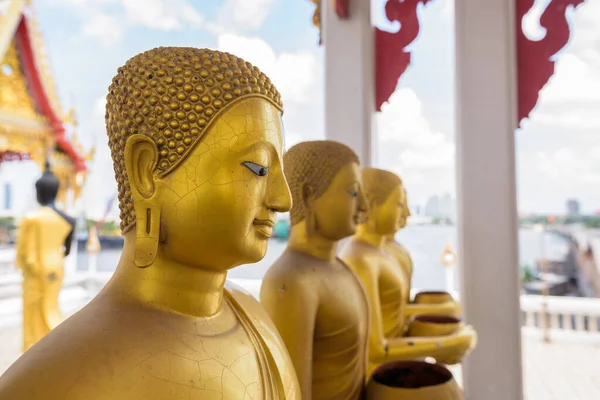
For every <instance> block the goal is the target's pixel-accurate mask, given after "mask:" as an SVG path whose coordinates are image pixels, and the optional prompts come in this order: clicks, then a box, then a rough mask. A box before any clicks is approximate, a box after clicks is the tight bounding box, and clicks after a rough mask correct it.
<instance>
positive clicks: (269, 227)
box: [253, 219, 275, 238]
mask: <svg viewBox="0 0 600 400" xmlns="http://www.w3.org/2000/svg"><path fill="white" fill-rule="evenodd" d="M253 224H254V226H255V227H256V231H257V232H258V233H259V234H261V235H262V236H264V237H266V238H270V237H271V236H273V226H274V225H275V221H272V220H270V219H255V220H254V222H253Z"/></svg>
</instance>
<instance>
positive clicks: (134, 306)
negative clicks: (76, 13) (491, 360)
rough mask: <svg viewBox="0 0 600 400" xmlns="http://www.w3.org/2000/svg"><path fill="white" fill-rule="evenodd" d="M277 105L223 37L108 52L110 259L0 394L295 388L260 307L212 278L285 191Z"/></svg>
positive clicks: (271, 392) (245, 258) (256, 253)
mask: <svg viewBox="0 0 600 400" xmlns="http://www.w3.org/2000/svg"><path fill="white" fill-rule="evenodd" d="M281 118H282V103H281V99H280V95H279V93H278V92H277V90H276V88H275V87H274V86H273V84H272V83H271V82H270V80H269V79H268V78H267V77H266V76H265V75H264V74H263V73H262V72H260V71H259V70H258V69H257V68H256V67H254V66H252V65H251V64H250V63H247V62H245V61H244V60H242V59H240V58H238V57H236V56H234V55H231V54H228V53H223V52H219V51H213V50H208V49H196V48H174V47H164V48H156V49H153V50H150V51H147V52H144V53H142V54H139V55H137V56H134V57H133V58H131V59H130V60H129V61H127V63H126V64H125V65H124V66H123V67H121V68H119V70H118V74H117V75H116V76H115V77H114V79H113V81H112V84H111V85H110V88H109V94H108V96H107V106H106V126H107V133H108V138H109V147H110V150H111V155H112V158H113V165H114V168H115V176H116V178H117V181H118V187H119V205H120V208H121V228H122V231H123V235H124V240H125V244H124V248H123V252H122V255H121V259H120V261H119V264H118V266H117V268H116V271H115V273H114V275H113V277H112V279H111V280H110V281H109V282H108V283H107V285H106V286H105V287H104V288H103V290H102V291H101V292H100V293H99V294H98V295H97V296H96V297H95V298H94V299H93V300H92V301H91V302H90V303H89V304H88V305H86V306H85V307H84V308H83V309H82V310H80V311H79V312H78V313H76V314H75V315H74V316H72V317H70V318H69V319H67V320H66V321H65V322H63V323H62V324H61V325H59V326H58V327H57V328H56V329H54V330H53V331H52V332H50V333H49V334H48V335H46V336H45V337H44V338H43V339H42V340H40V341H39V342H38V343H37V344H36V345H35V346H33V347H32V348H31V349H30V350H28V351H27V352H26V353H25V354H24V355H23V356H21V358H19V359H18V360H17V361H16V362H15V363H14V364H13V365H12V366H11V367H10V368H9V369H8V370H7V371H6V373H4V375H2V377H0V399H10V400H42V399H43V400H80V399H81V400H83V399H85V400H95V399H98V400H108V399H110V400H138V399H139V400H142V399H143V400H146V399H157V400H175V399H186V400H190V399H191V400H193V399H198V400H199V399H202V400H208V399H245V398H252V399H265V400H267V399H268V400H271V399H299V398H300V391H299V385H298V380H297V377H296V374H295V372H294V367H293V364H292V362H291V360H290V357H289V354H288V352H287V350H286V349H285V346H284V343H283V342H282V340H281V338H280V336H279V334H278V333H277V330H276V328H275V326H274V325H273V323H272V322H271V320H270V318H269V316H268V315H267V313H266V312H265V310H264V308H263V307H262V306H261V305H260V303H259V302H258V301H257V300H255V299H254V298H253V297H252V296H250V295H249V294H248V293H246V292H245V291H244V290H242V289H241V288H239V287H237V286H234V285H232V284H230V283H228V282H226V277H227V271H228V270H229V269H231V268H233V267H235V266H237V265H240V264H245V263H253V262H256V261H259V260H260V259H262V258H263V256H264V255H265V251H266V249H267V243H268V239H269V237H270V236H271V234H272V229H273V224H274V222H275V217H276V213H277V212H285V211H288V210H289V209H290V207H291V196H290V192H289V188H288V186H287V183H286V180H285V177H284V174H283V168H282V155H283V126H282V122H281Z"/></svg>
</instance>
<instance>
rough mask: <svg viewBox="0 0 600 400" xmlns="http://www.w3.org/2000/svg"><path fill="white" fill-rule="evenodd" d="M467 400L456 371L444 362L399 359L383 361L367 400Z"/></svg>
mask: <svg viewBox="0 0 600 400" xmlns="http://www.w3.org/2000/svg"><path fill="white" fill-rule="evenodd" d="M388 399H389V400H392V399H393V400H404V399H406V400H463V399H464V397H463V394H462V391H461V389H460V388H459V387H458V384H457V383H456V381H455V380H454V377H453V376H452V373H451V372H450V371H449V370H448V369H446V368H444V367H443V366H442V365H440V364H431V363H427V362H424V361H395V362H390V363H387V364H383V365H381V366H380V367H378V368H377V369H376V370H375V371H374V372H373V375H372V376H371V378H370V379H369V382H368V384H367V395H366V400H388Z"/></svg>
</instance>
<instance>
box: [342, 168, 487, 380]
mask: <svg viewBox="0 0 600 400" xmlns="http://www.w3.org/2000/svg"><path fill="white" fill-rule="evenodd" d="M362 177H363V190H364V193H365V196H366V198H367V203H368V207H367V209H368V211H367V213H366V220H365V222H364V223H362V224H360V225H359V226H358V229H357V232H356V234H355V235H354V236H353V237H352V238H351V239H350V240H349V241H348V242H347V243H346V244H345V246H344V247H343V249H342V250H341V252H340V258H341V259H342V261H343V262H344V263H345V264H346V265H348V266H349V267H350V268H351V269H352V270H353V271H354V272H355V273H356V275H357V276H358V277H359V278H360V281H361V282H362V284H363V287H364V289H365V291H366V293H367V297H368V299H369V305H370V313H371V321H370V322H371V325H370V334H369V347H368V354H369V370H368V374H370V373H371V372H372V371H373V370H374V369H375V368H376V367H377V366H379V365H381V364H382V363H385V362H387V361H392V360H401V359H416V358H424V357H433V358H435V359H436V361H438V362H440V363H442V364H455V363H458V362H460V360H461V359H462V358H463V357H464V356H465V355H466V354H467V353H468V352H469V351H470V350H471V348H472V347H473V346H474V345H475V340H476V334H475V331H474V329H473V328H472V327H470V326H464V325H462V324H458V321H456V323H457V326H456V328H457V329H456V330H455V331H454V332H452V333H449V334H444V335H440V336H437V335H436V336H429V335H426V336H421V337H414V336H407V333H408V332H407V329H409V328H410V326H409V325H410V324H408V323H407V322H408V319H407V316H406V315H407V298H408V297H407V295H406V293H405V290H406V288H407V285H406V282H405V276H404V274H403V273H402V268H401V267H400V265H399V264H398V262H397V261H396V259H395V258H394V257H393V256H392V255H391V254H390V253H389V252H388V251H387V248H386V238H387V237H389V235H391V234H393V233H394V232H396V231H397V230H398V229H399V221H400V213H401V212H402V209H403V208H404V206H403V203H402V197H403V187H402V182H401V180H400V178H399V177H398V176H397V175H395V174H393V173H391V172H389V171H384V170H380V169H375V168H365V169H363V172H362Z"/></svg>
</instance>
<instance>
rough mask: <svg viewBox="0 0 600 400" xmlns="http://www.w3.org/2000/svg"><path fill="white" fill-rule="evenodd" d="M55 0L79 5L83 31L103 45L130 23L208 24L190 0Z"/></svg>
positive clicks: (166, 27)
mask: <svg viewBox="0 0 600 400" xmlns="http://www.w3.org/2000/svg"><path fill="white" fill-rule="evenodd" d="M53 2H54V3H55V4H62V5H68V6H74V7H78V8H79V10H80V11H81V13H82V16H83V20H84V26H83V29H82V33H83V34H84V35H86V36H91V37H96V38H98V39H99V40H100V41H101V42H102V43H103V44H104V45H107V46H112V45H115V44H119V43H120V42H122V39H123V37H124V34H125V30H126V29H127V28H128V27H135V26H142V27H145V28H149V29H157V30H161V31H174V30H182V29H186V28H189V29H198V28H205V29H207V30H209V31H211V32H214V31H219V28H218V27H217V26H216V25H215V24H207V23H206V22H205V20H204V16H203V15H202V14H201V13H200V12H199V11H198V10H197V9H196V8H195V7H194V6H192V5H191V4H190V1H189V0H121V1H118V0H53Z"/></svg>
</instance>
